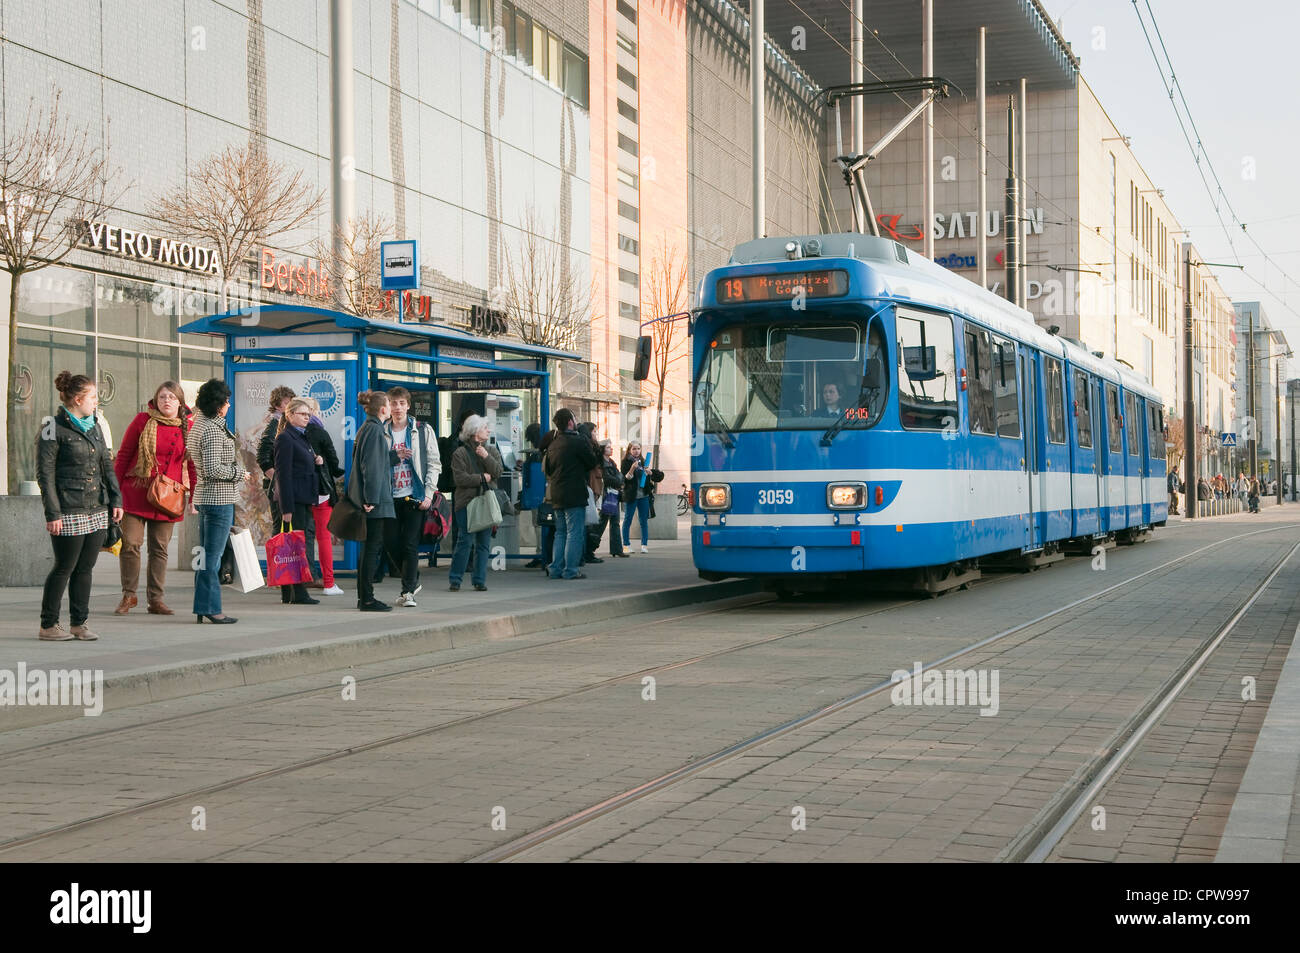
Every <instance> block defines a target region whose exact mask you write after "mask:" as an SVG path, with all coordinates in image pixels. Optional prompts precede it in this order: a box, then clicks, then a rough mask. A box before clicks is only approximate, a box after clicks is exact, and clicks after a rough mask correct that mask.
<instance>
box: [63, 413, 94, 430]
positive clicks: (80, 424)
mask: <svg viewBox="0 0 1300 953" xmlns="http://www.w3.org/2000/svg"><path fill="white" fill-rule="evenodd" d="M68 419H69V420H71V421H72V426H74V427H76V428H77V429H78V430H80V431H81V432H82V433H90V431H91V428H93V427H94V426H95V415H94V414H91V415H90V416H89V417H78V416H77V415H76V414H74V413H73V412H72V411H68Z"/></svg>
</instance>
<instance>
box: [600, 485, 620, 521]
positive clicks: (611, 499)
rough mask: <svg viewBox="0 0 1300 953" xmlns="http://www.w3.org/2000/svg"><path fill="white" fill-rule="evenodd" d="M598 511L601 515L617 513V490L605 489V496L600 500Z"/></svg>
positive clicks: (614, 514)
mask: <svg viewBox="0 0 1300 953" xmlns="http://www.w3.org/2000/svg"><path fill="white" fill-rule="evenodd" d="M600 512H601V515H602V516H617V515H618V490H606V491H605V497H604V499H602V500H601V501H600Z"/></svg>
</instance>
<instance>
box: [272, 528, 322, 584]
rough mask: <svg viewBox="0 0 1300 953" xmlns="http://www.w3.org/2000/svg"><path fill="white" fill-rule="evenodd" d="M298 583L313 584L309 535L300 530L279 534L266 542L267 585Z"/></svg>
mask: <svg viewBox="0 0 1300 953" xmlns="http://www.w3.org/2000/svg"><path fill="white" fill-rule="evenodd" d="M298 582H311V566H309V565H308V564H307V534H306V533H304V532H303V531H302V530H300V529H299V530H289V531H288V532H287V533H279V534H277V535H275V536H272V537H271V538H270V539H268V540H267V541H266V584H267V585H268V586H291V585H293V584H294V583H298Z"/></svg>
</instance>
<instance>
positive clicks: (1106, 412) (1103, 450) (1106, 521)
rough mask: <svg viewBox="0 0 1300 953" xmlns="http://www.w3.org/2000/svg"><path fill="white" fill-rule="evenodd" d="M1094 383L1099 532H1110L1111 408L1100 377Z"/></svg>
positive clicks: (1093, 400) (1093, 402) (1093, 436)
mask: <svg viewBox="0 0 1300 953" xmlns="http://www.w3.org/2000/svg"><path fill="white" fill-rule="evenodd" d="M1090 382H1091V384H1092V406H1093V408H1094V413H1093V415H1092V445H1093V446H1094V447H1096V453H1097V465H1096V466H1095V467H1094V468H1093V472H1094V473H1096V474H1097V532H1098V533H1109V532H1110V447H1109V446H1107V444H1106V439H1107V437H1108V436H1109V430H1110V427H1109V426H1108V420H1109V417H1110V409H1109V408H1108V407H1107V406H1106V401H1105V400H1104V396H1105V395H1104V391H1103V389H1102V383H1101V379H1100V378H1096V377H1093V378H1090Z"/></svg>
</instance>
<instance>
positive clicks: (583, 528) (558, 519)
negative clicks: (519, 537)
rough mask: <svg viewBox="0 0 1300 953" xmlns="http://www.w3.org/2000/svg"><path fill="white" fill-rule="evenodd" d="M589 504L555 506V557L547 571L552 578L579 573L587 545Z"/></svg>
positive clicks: (569, 576)
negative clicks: (561, 507)
mask: <svg viewBox="0 0 1300 953" xmlns="http://www.w3.org/2000/svg"><path fill="white" fill-rule="evenodd" d="M586 518H587V505H586V504H585V503H584V504H583V505H582V506H570V507H567V508H565V509H560V508H559V507H558V506H557V507H556V508H555V559H554V560H553V561H552V562H551V565H550V566H549V567H548V568H547V570H546V572H547V575H549V576H550V577H551V578H552V579H558V578H560V577H561V576H563V577H564V578H565V579H573V578H574V577H575V576H577V575H578V563H579V562H581V560H582V551H583V548H584V547H585V546H586V545H587V523H586Z"/></svg>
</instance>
